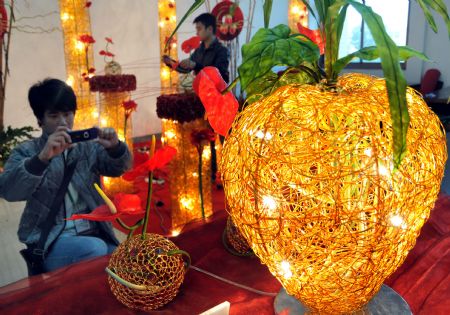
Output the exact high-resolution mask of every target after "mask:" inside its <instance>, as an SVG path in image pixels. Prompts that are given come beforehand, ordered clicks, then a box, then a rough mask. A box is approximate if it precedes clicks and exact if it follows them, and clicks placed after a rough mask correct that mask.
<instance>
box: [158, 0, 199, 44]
mask: <svg viewBox="0 0 450 315" xmlns="http://www.w3.org/2000/svg"><path fill="white" fill-rule="evenodd" d="M203 3H205V0H195V2H194V3H193V4H192V5H191V7H190V8H189V9H188V10H187V11H186V13H185V14H184V16H183V17H182V18H181V20H180V22H179V23H178V25H177V27H175V29H174V30H173V32H172V34H170V36H169V39H168V40H167V41H166V45H165V46H164V50H166V49H167V45H168V44H169V43H170V40H171V39H172V37H173V35H175V33H176V32H177V31H178V29H179V28H180V26H181V25H182V24H183V23H184V21H186V19H187V18H188V17H189V16H190V15H191V14H192V13H194V12H195V11H196V10H197V9H198V8H200V6H201V5H202V4H203Z"/></svg>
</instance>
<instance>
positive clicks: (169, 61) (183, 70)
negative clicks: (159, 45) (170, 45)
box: [162, 55, 191, 73]
mask: <svg viewBox="0 0 450 315" xmlns="http://www.w3.org/2000/svg"><path fill="white" fill-rule="evenodd" d="M162 60H163V62H164V63H165V65H166V66H168V67H170V68H172V66H173V65H175V64H177V61H176V60H175V59H173V58H171V57H170V56H168V55H164V56H163V57H162ZM175 71H177V72H180V73H189V72H191V70H189V69H186V68H183V67H181V66H179V65H178V66H177V67H176V68H175Z"/></svg>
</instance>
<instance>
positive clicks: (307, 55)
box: [238, 25, 319, 90]
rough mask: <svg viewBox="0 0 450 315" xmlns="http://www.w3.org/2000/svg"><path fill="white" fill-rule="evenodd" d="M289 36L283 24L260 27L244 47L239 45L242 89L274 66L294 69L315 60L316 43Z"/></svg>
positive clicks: (317, 53)
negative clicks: (240, 47) (268, 27)
mask: <svg viewBox="0 0 450 315" xmlns="http://www.w3.org/2000/svg"><path fill="white" fill-rule="evenodd" d="M289 34H290V29H289V27H288V26H286V25H278V26H276V27H274V28H272V29H267V28H263V29H260V30H259V31H258V32H256V34H255V36H253V38H252V40H251V41H250V42H249V43H248V44H245V45H243V46H242V64H241V65H240V66H239V69H238V71H239V77H240V80H241V87H242V89H243V90H245V89H246V88H247V86H248V85H249V84H251V83H252V82H253V81H255V80H257V79H258V78H261V77H262V76H264V75H265V74H266V73H267V72H269V71H271V69H272V68H273V67H274V66H291V67H294V66H297V65H300V64H302V63H303V62H311V63H314V62H316V61H317V60H318V58H319V49H318V47H317V45H316V44H314V43H313V42H312V41H311V40H309V39H308V38H307V37H305V36H302V35H300V36H289Z"/></svg>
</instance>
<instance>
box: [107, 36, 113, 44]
mask: <svg viewBox="0 0 450 315" xmlns="http://www.w3.org/2000/svg"><path fill="white" fill-rule="evenodd" d="M105 40H106V41H107V42H108V43H110V44H114V43H113V40H112V38H111V37H105Z"/></svg>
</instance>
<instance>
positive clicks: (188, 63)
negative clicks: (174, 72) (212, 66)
mask: <svg viewBox="0 0 450 315" xmlns="http://www.w3.org/2000/svg"><path fill="white" fill-rule="evenodd" d="M180 67H181V68H184V69H189V70H193V69H194V68H195V62H194V61H192V60H191V59H184V60H181V61H180Z"/></svg>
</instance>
